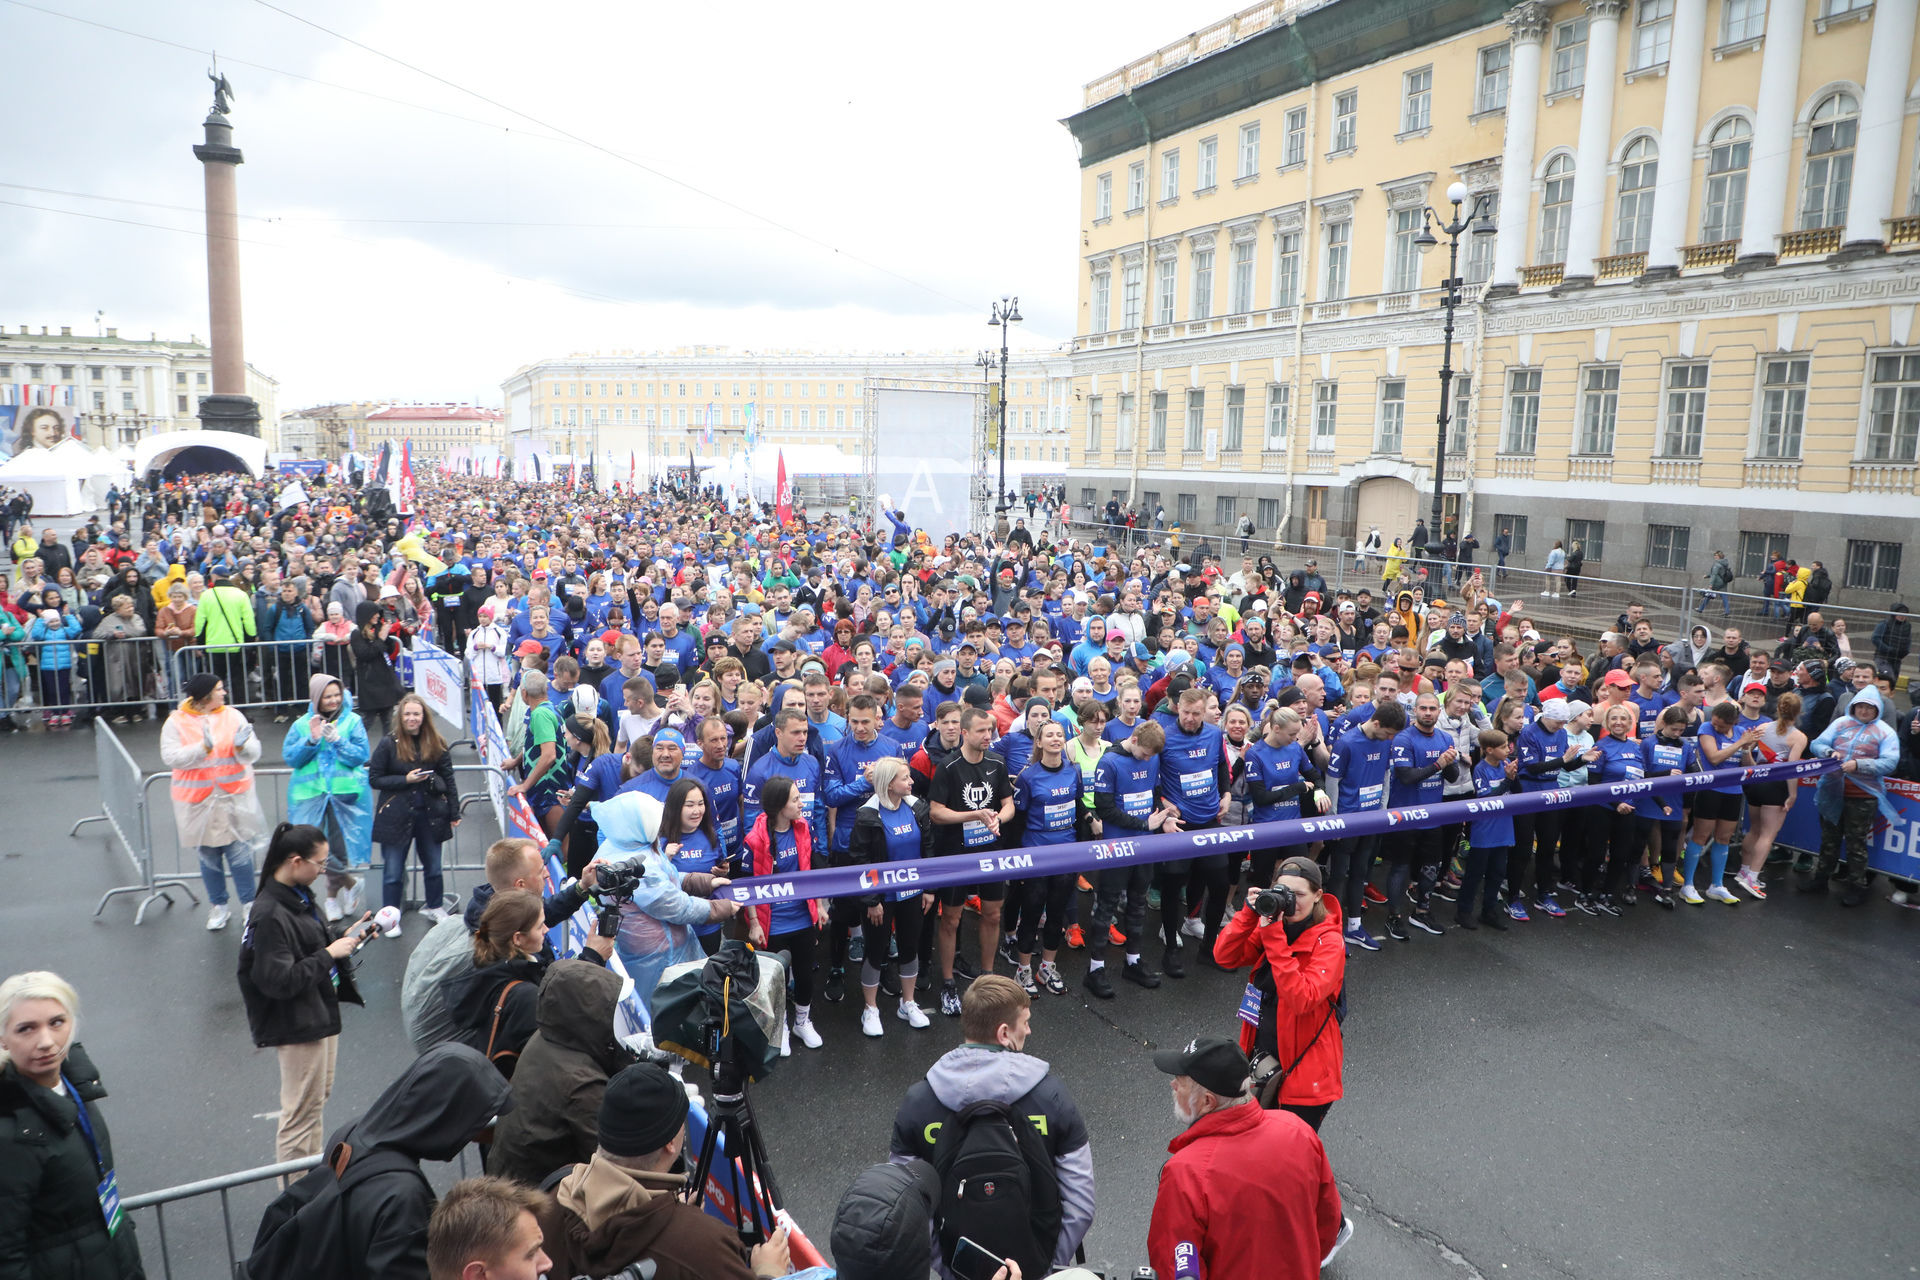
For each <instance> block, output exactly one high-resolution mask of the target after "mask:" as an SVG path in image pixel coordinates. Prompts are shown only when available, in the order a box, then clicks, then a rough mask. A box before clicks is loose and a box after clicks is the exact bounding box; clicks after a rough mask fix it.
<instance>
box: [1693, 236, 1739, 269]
mask: <svg viewBox="0 0 1920 1280" xmlns="http://www.w3.org/2000/svg"><path fill="white" fill-rule="evenodd" d="M1739 253H1740V242H1739V241H1738V240H1715V241H1714V242H1713V243H1711V244H1689V245H1683V246H1681V249H1680V265H1681V267H1682V268H1684V269H1685V270H1688V271H1692V270H1694V269H1695V268H1699V267H1728V266H1732V265H1733V260H1734V258H1735V257H1737V256H1738V255H1739Z"/></svg>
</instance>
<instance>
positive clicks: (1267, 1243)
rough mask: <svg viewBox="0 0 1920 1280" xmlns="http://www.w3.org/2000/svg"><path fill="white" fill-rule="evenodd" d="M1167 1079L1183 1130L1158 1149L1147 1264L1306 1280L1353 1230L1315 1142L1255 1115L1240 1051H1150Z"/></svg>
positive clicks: (1203, 1041)
mask: <svg viewBox="0 0 1920 1280" xmlns="http://www.w3.org/2000/svg"><path fill="white" fill-rule="evenodd" d="M1153 1065H1154V1066H1156V1067H1158V1068H1160V1070H1162V1071H1164V1072H1166V1073H1167V1074H1168V1075H1170V1076H1172V1077H1173V1111H1174V1114H1175V1115H1176V1116H1178V1117H1179V1119H1180V1123H1181V1124H1183V1125H1185V1126H1186V1128H1185V1130H1184V1131H1183V1132H1182V1133H1181V1134H1180V1135H1179V1136H1178V1137H1176V1138H1175V1139H1174V1140H1173V1141H1172V1142H1171V1143H1170V1144H1168V1147H1167V1150H1168V1151H1169V1152H1171V1153H1172V1155H1171V1158H1169V1159H1168V1161H1167V1163H1166V1165H1165V1166H1164V1167H1163V1168H1162V1169H1161V1170H1160V1194H1159V1195H1158V1197H1157V1198H1156V1199H1155V1200H1154V1203H1153V1222H1152V1225H1150V1226H1149V1227H1148V1228H1147V1261H1148V1262H1149V1263H1151V1264H1152V1265H1153V1269H1154V1271H1155V1272H1156V1273H1157V1274H1159V1275H1161V1276H1163V1277H1170V1278H1179V1280H1198V1278H1200V1277H1204V1278H1205V1280H1237V1278H1240V1277H1244V1278H1245V1280H1314V1278H1315V1277H1317V1276H1318V1275H1319V1274H1320V1267H1321V1265H1322V1263H1323V1262H1324V1261H1326V1260H1328V1259H1330V1257H1331V1256H1332V1254H1333V1252H1334V1251H1335V1250H1336V1249H1338V1248H1339V1247H1340V1246H1341V1245H1343V1244H1345V1243H1346V1240H1347V1237H1348V1236H1349V1235H1350V1234H1351V1232H1352V1226H1351V1224H1350V1223H1348V1222H1347V1221H1346V1219H1345V1216H1344V1215H1343V1214H1342V1212H1341V1209H1340V1191H1339V1188H1338V1187H1336V1186H1334V1182H1333V1168H1332V1166H1331V1165H1329V1164H1328V1163H1327V1153H1326V1149H1325V1148H1324V1147H1322V1146H1321V1145H1320V1136H1319V1135H1318V1134H1316V1133H1315V1132H1314V1131H1313V1130H1312V1129H1311V1128H1309V1127H1308V1126H1307V1123H1306V1122H1305V1121H1304V1120H1302V1119H1300V1118H1299V1117H1298V1116H1296V1115H1293V1114H1292V1113H1290V1112H1286V1111H1265V1110H1262V1109H1261V1107H1260V1105H1259V1104H1258V1103H1256V1102H1255V1101H1254V1100H1253V1098H1252V1096H1251V1094H1250V1092H1249V1090H1248V1088H1247V1075H1248V1066H1247V1058H1246V1055H1245V1054H1243V1053H1241V1052H1240V1046H1238V1045H1236V1044H1235V1043H1234V1042H1233V1041H1231V1040H1223V1039H1220V1038H1219V1037H1216V1036H1206V1037H1201V1038H1199V1039H1195V1040H1189V1041H1188V1042H1187V1044H1186V1047H1185V1048H1181V1049H1166V1050H1162V1051H1161V1052H1159V1053H1156V1054H1154V1055H1153Z"/></svg>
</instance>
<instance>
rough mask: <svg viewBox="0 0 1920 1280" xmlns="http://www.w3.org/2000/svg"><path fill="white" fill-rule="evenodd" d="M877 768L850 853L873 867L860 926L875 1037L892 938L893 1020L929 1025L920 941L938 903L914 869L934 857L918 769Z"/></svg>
mask: <svg viewBox="0 0 1920 1280" xmlns="http://www.w3.org/2000/svg"><path fill="white" fill-rule="evenodd" d="M872 767H873V794H872V795H871V796H869V797H867V801H866V803H865V804H863V805H861V806H860V808H859V810H858V811H856V812H855V814H854V818H853V836H852V844H851V845H850V846H849V849H850V852H851V855H852V858H853V862H854V864H855V865H856V866H867V867H871V868H872V870H870V871H868V872H866V873H865V874H864V875H862V876H861V884H862V885H863V886H864V887H866V888H867V889H869V890H870V892H868V893H865V894H863V895H862V896H861V898H860V907H861V912H862V915H861V925H860V928H861V934H862V937H863V938H864V940H865V942H866V948H867V949H866V956H865V958H864V959H863V960H861V962H860V994H861V995H862V996H863V997H864V998H865V999H866V1006H867V1007H866V1009H865V1010H864V1011H862V1013H861V1014H860V1030H862V1031H864V1032H865V1033H866V1034H868V1035H870V1036H878V1035H881V1034H883V1032H884V1028H883V1027H882V1025H881V1022H880V1007H879V1006H880V969H881V966H883V965H884V964H886V962H887V951H888V948H887V944H888V942H889V941H891V942H893V943H894V944H895V954H896V955H898V956H899V974H900V1009H899V1012H898V1013H897V1014H896V1016H897V1017H898V1018H899V1019H900V1021H902V1022H904V1023H906V1024H907V1025H908V1026H910V1027H913V1028H915V1029H924V1028H925V1027H926V1025H927V1014H926V1011H925V1010H924V1009H922V1008H921V1007H920V1006H919V1005H918V1004H916V1003H914V999H913V988H914V984H915V982H916V981H917V980H918V979H919V977H920V938H921V934H922V930H923V927H924V926H925V924H926V921H927V909H928V908H929V907H931V906H932V905H933V904H934V902H935V901H936V898H935V896H934V895H933V894H931V893H923V892H921V891H920V889H919V888H918V887H917V886H918V884H919V872H918V870H917V869H916V868H914V867H913V866H911V865H910V864H912V863H913V862H915V861H917V860H919V859H921V858H925V857H929V856H931V855H932V852H933V820H932V818H931V817H930V816H929V813H928V808H927V802H926V801H925V800H922V799H919V798H918V797H916V796H915V795H914V794H913V771H912V770H911V769H909V768H908V767H907V762H906V761H904V760H901V759H899V758H898V757H896V756H883V757H881V758H880V759H878V760H875V761H874V762H873V766H872ZM902 864H907V865H902Z"/></svg>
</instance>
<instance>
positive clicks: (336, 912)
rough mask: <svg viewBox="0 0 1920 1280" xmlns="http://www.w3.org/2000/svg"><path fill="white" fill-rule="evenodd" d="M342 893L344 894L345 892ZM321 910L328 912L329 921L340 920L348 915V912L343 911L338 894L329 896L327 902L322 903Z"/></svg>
mask: <svg viewBox="0 0 1920 1280" xmlns="http://www.w3.org/2000/svg"><path fill="white" fill-rule="evenodd" d="M342 892H344V890H343V891H342ZM321 910H323V911H325V912H326V914H327V919H328V920H338V919H339V918H340V917H341V916H343V915H345V914H346V912H345V911H344V910H342V909H341V906H340V894H338V893H330V894H328V895H327V897H326V901H324V902H323V903H321Z"/></svg>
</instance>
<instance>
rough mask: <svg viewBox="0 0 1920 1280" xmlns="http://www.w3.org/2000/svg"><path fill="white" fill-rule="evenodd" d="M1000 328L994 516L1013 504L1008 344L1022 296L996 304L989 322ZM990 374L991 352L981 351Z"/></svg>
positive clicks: (1018, 319)
mask: <svg viewBox="0 0 1920 1280" xmlns="http://www.w3.org/2000/svg"><path fill="white" fill-rule="evenodd" d="M987 323H988V324H990V325H993V326H994V327H995V328H997V329H999V330H1000V355H999V365H1000V491H999V493H998V494H996V495H995V497H994V500H993V510H994V514H995V515H1000V514H1002V513H1004V512H1005V511H1006V510H1007V508H1009V507H1011V506H1012V505H1013V503H1012V502H1010V501H1008V497H1007V343H1008V341H1009V339H1010V338H1011V337H1012V334H1013V326H1014V325H1016V324H1018V323H1020V299H1018V298H1002V299H1000V301H998V302H996V303H994V304H993V318H992V319H991V320H988V321H987ZM976 363H978V364H979V365H980V367H981V368H982V369H985V370H986V371H987V377H988V378H989V379H991V378H992V377H993V367H994V363H995V358H994V354H993V352H992V351H982V352H981V353H980V357H979V359H978V361H976Z"/></svg>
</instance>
